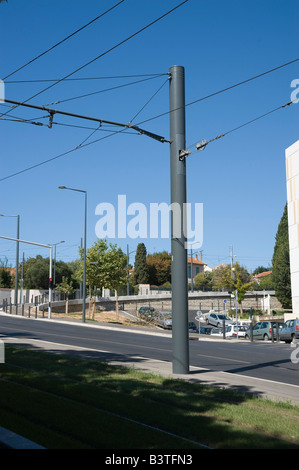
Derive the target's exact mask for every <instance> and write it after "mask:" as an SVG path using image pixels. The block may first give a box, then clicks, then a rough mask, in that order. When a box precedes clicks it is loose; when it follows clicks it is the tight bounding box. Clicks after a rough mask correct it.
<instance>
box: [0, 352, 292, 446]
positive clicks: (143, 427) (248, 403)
mask: <svg viewBox="0 0 299 470" xmlns="http://www.w3.org/2000/svg"><path fill="white" fill-rule="evenodd" d="M5 359H6V363H5V364H0V425H1V426H3V427H6V428H8V429H10V430H11V431H14V432H16V433H19V434H21V435H23V436H24V437H27V438H28V439H31V440H33V441H35V442H37V443H38V444H40V445H42V446H44V447H46V448H48V449H89V448H90V449H100V448H102V449H195V448H199V449H202V448H204V446H208V447H211V448H226V449H228V448H234V449H238V448H242V449H245V448H248V449H253V448H265V449H266V448H267V449H271V448H284V449H285V448H296V447H299V407H294V406H292V405H289V404H282V403H274V402H271V401H267V400H262V399H257V398H249V397H245V396H242V395H239V394H236V393H231V392H228V391H225V390H217V389H213V388H208V387H203V386H201V385H198V384H191V383H187V382H185V381H180V380H173V379H166V378H163V377H160V376H155V375H152V374H147V373H142V372H138V371H135V370H132V369H126V368H119V367H112V366H110V365H108V364H105V363H99V362H96V361H83V360H79V359H74V358H69V357H66V356H62V355H61V356H59V355H56V354H50V353H45V352H39V351H34V350H31V349H28V348H18V347H14V346H8V345H6V348H5ZM203 445H204V446H203Z"/></svg>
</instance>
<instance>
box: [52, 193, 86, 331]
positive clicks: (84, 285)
mask: <svg viewBox="0 0 299 470" xmlns="http://www.w3.org/2000/svg"><path fill="white" fill-rule="evenodd" d="M58 188H59V189H68V190H69V191H77V192H79V193H84V196H85V207H84V257H83V299H82V321H83V323H84V322H85V310H86V307H85V304H86V227H87V191H84V190H83V189H76V188H67V187H66V186H58Z"/></svg>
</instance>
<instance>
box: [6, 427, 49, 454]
mask: <svg viewBox="0 0 299 470" xmlns="http://www.w3.org/2000/svg"><path fill="white" fill-rule="evenodd" d="M0 444H3V445H4V446H5V448H8V449H19V450H22V449H24V450H25V449H26V450H30V449H39V450H41V449H45V447H42V446H40V445H38V444H36V443H35V442H33V441H30V440H29V439H26V438H25V437H23V436H20V435H19V434H16V433H14V432H12V431H9V430H8V429H5V428H2V427H1V426H0Z"/></svg>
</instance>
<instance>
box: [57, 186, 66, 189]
mask: <svg viewBox="0 0 299 470" xmlns="http://www.w3.org/2000/svg"><path fill="white" fill-rule="evenodd" d="M58 189H66V186H58Z"/></svg>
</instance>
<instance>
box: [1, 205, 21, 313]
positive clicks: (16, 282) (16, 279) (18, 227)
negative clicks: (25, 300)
mask: <svg viewBox="0 0 299 470" xmlns="http://www.w3.org/2000/svg"><path fill="white" fill-rule="evenodd" d="M0 217H16V218H17V240H19V238H20V216H19V215H3V214H0ZM18 284H19V242H18V241H17V243H16V274H15V306H16V308H17V305H18Z"/></svg>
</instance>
